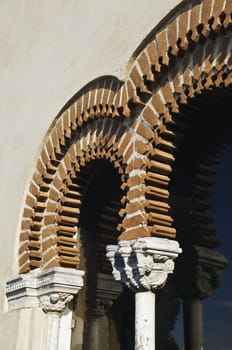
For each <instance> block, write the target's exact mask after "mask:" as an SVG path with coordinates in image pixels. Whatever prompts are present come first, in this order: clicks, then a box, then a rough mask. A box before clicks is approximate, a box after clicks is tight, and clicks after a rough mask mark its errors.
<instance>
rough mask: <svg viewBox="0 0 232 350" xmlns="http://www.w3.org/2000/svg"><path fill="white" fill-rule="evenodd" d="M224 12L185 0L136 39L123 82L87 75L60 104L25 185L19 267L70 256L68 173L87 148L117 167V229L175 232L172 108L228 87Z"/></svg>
mask: <svg viewBox="0 0 232 350" xmlns="http://www.w3.org/2000/svg"><path fill="white" fill-rule="evenodd" d="M231 16H232V3H231V1H230V0H219V1H213V0H203V1H190V2H187V3H186V4H184V5H182V7H179V8H178V9H177V10H176V12H175V13H174V14H172V16H171V17H169V18H167V19H165V21H164V22H162V25H161V26H160V27H159V29H158V30H157V31H156V32H155V33H153V36H152V37H151V38H149V40H148V41H147V42H146V43H145V44H144V45H143V47H142V46H141V47H142V49H140V50H139V53H138V55H137V56H136V57H135V58H134V62H133V64H132V65H131V68H130V72H129V74H128V78H127V80H126V81H125V82H124V83H122V82H120V81H118V80H117V79H115V78H112V77H105V78H102V79H100V80H96V81H95V82H93V83H90V84H89V85H88V86H87V87H86V88H84V89H83V90H82V91H81V92H80V93H79V94H78V95H77V96H76V98H75V99H74V100H72V101H71V103H70V104H69V105H68V106H67V107H66V108H64V110H63V112H62V114H61V115H59V117H58V118H57V119H56V120H55V122H54V124H53V125H52V127H51V129H50V132H49V135H48V137H47V139H46V140H45V142H44V146H43V149H42V151H41V154H40V157H39V159H38V162H37V165H36V169H35V171H34V174H33V176H32V180H31V183H30V186H29V189H28V196H27V199H26V204H25V210H24V214H23V218H22V225H21V229H22V231H21V235H20V249H19V265H20V272H27V271H29V270H30V269H32V268H35V267H39V266H41V267H44V268H48V267H52V266H57V265H62V264H65V265H68V266H70V267H76V266H78V259H79V258H78V242H77V227H78V215H79V212H80V210H81V198H82V197H83V193H80V192H79V187H78V186H77V185H76V179H78V177H80V176H83V175H81V172H80V168H81V167H83V166H85V164H87V163H88V162H89V161H90V160H92V159H96V158H104V159H107V160H108V161H109V162H111V163H112V164H113V166H114V167H115V168H116V169H118V172H119V173H120V174H121V176H122V182H123V184H122V188H123V190H124V191H125V196H124V197H123V198H122V201H121V203H122V204H121V210H120V212H119V213H120V216H121V223H120V224H119V225H118V229H119V230H120V232H121V235H120V237H119V239H133V238H136V237H139V236H151V235H158V236H162V237H175V228H174V227H173V219H172V218H171V216H170V213H169V209H170V203H169V191H168V185H169V182H170V174H171V172H172V164H173V162H174V160H175V157H174V154H175V150H176V140H177V139H178V137H179V134H181V133H182V132H183V130H184V128H183V123H185V122H186V120H187V116H186V118H185V117H184V116H183V115H181V114H179V109H180V106H181V105H183V104H187V103H189V100H190V99H191V98H194V97H195V96H197V95H199V94H201V93H202V92H203V91H211V90H213V89H215V88H218V89H223V88H230V87H231V68H232V57H231V48H232V35H231V29H232V23H231V22H232V20H231ZM88 176H89V174H86V177H87V178H88Z"/></svg>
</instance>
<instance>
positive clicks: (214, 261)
mask: <svg viewBox="0 0 232 350" xmlns="http://www.w3.org/2000/svg"><path fill="white" fill-rule="evenodd" d="M227 265H228V260H227V259H226V258H225V257H224V255H222V254H221V253H219V252H217V251H215V250H213V249H210V248H206V247H201V246H196V245H195V246H192V247H191V248H186V249H185V250H184V252H183V254H182V255H181V257H180V258H179V259H178V262H177V273H176V275H175V277H176V278H175V279H176V283H177V287H178V289H179V292H180V296H181V297H182V298H199V299H203V298H207V297H209V296H210V295H211V294H212V293H213V290H214V289H215V288H218V287H219V286H220V282H221V280H222V276H223V272H224V269H225V267H226V266H227Z"/></svg>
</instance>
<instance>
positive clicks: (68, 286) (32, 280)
mask: <svg viewBox="0 0 232 350" xmlns="http://www.w3.org/2000/svg"><path fill="white" fill-rule="evenodd" d="M83 275H84V272H83V271H80V270H75V269H67V268H62V267H56V268H52V269H49V270H41V269H36V270H34V271H32V272H29V273H26V274H22V275H19V276H17V277H15V278H12V279H11V280H9V281H8V282H7V285H6V295H7V298H8V303H9V309H10V310H15V309H19V308H25V307H33V306H39V305H40V306H42V308H43V310H44V311H45V312H48V311H57V312H61V311H62V310H63V307H65V305H67V303H68V302H69V301H70V300H71V299H72V298H73V296H74V295H75V294H77V293H78V292H79V290H80V289H81V287H82V286H83Z"/></svg>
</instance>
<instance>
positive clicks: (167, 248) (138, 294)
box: [107, 237, 181, 350]
mask: <svg viewBox="0 0 232 350" xmlns="http://www.w3.org/2000/svg"><path fill="white" fill-rule="evenodd" d="M179 253H181V249H180V248H179V244H178V243H177V242H176V241H174V240H169V239H164V238H158V237H145V238H138V239H136V240H131V241H119V242H118V245H109V246H107V258H108V259H109V260H110V262H111V264H112V267H113V276H114V278H115V279H116V280H117V281H120V282H122V283H124V284H125V285H126V286H128V287H129V288H131V289H132V290H133V291H134V292H135V350H145V349H146V350H147V349H149V350H155V291H156V290H157V288H161V287H162V286H164V285H165V282H166V280H167V277H168V275H169V274H170V273H173V270H174V262H173V260H174V259H175V258H176V257H177V256H178V254H179Z"/></svg>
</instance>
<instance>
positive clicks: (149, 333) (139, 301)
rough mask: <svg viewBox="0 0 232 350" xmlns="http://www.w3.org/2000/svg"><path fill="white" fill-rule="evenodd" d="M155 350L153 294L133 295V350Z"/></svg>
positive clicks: (140, 293)
mask: <svg viewBox="0 0 232 350" xmlns="http://www.w3.org/2000/svg"><path fill="white" fill-rule="evenodd" d="M147 349H149V350H155V293H153V292H150V291H146V292H137V293H136V294H135V350H147Z"/></svg>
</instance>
